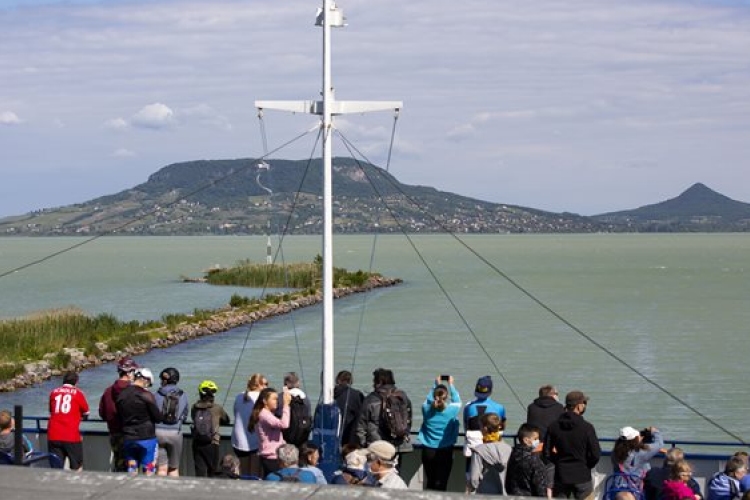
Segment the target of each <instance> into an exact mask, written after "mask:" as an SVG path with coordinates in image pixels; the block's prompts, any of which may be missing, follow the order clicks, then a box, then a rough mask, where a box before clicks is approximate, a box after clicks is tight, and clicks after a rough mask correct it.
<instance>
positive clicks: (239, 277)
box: [205, 255, 377, 301]
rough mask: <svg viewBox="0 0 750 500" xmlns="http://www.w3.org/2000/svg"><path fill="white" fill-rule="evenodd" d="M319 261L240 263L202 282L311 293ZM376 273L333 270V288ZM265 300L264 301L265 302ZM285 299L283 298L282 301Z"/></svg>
mask: <svg viewBox="0 0 750 500" xmlns="http://www.w3.org/2000/svg"><path fill="white" fill-rule="evenodd" d="M322 263H323V260H322V258H321V257H320V256H319V255H318V256H317V257H315V259H314V260H313V262H309V263H304V262H303V263H292V264H284V265H279V264H265V263H257V262H252V261H250V260H241V261H239V262H237V265H236V266H234V267H229V268H215V269H210V270H208V271H206V275H205V278H206V281H207V282H208V283H210V284H212V285H231V286H247V287H253V288H295V289H298V290H299V289H303V290H304V289H306V290H311V292H309V293H315V291H317V290H318V289H319V288H320V286H321V281H322ZM375 275H377V273H370V272H367V271H362V270H359V271H355V272H350V271H347V270H346V269H344V268H340V267H335V268H334V269H333V283H334V285H333V286H334V287H343V286H362V285H364V284H365V282H366V281H367V280H368V279H369V278H370V277H371V276H375ZM266 300H267V301H268V299H266ZM284 300H287V299H284Z"/></svg>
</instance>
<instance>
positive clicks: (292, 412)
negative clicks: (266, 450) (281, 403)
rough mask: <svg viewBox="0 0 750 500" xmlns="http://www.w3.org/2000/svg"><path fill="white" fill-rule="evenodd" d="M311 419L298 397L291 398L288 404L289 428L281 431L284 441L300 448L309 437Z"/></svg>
mask: <svg viewBox="0 0 750 500" xmlns="http://www.w3.org/2000/svg"><path fill="white" fill-rule="evenodd" d="M311 429H312V418H310V413H309V412H308V411H307V406H305V400H304V399H302V398H301V397H300V396H292V400H291V401H290V402H289V427H287V428H286V429H284V430H283V432H282V434H283V435H284V441H286V442H287V443H289V444H293V445H295V446H302V445H303V444H304V443H306V442H307V441H308V438H309V437H310V430H311Z"/></svg>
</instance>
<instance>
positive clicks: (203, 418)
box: [191, 408, 214, 444]
mask: <svg viewBox="0 0 750 500" xmlns="http://www.w3.org/2000/svg"><path fill="white" fill-rule="evenodd" d="M191 429H192V431H193V441H195V442H196V443H197V444H210V443H211V442H212V441H213V440H214V422H213V416H212V415H211V411H210V409H208V408H196V409H195V415H194V416H193V425H192V426H191Z"/></svg>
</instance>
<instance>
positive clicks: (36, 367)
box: [0, 276, 402, 392]
mask: <svg viewBox="0 0 750 500" xmlns="http://www.w3.org/2000/svg"><path fill="white" fill-rule="evenodd" d="M399 283H402V280H401V279H399V278H384V277H381V276H373V277H371V278H370V279H369V280H368V281H367V283H365V284H364V285H362V286H356V287H342V288H335V289H334V290H333V296H334V298H336V299H338V298H341V297H346V296H348V295H352V294H355V293H362V292H367V291H369V290H372V289H375V288H384V287H390V286H394V285H397V284H399ZM322 300H323V295H322V292H321V291H318V292H317V293H315V294H313V295H307V296H296V297H293V298H292V299H290V300H287V301H284V300H280V301H279V303H278V304H275V303H264V304H262V305H261V306H260V308H258V306H255V307H254V309H256V310H253V311H250V310H249V309H250V307H226V308H223V309H219V310H216V311H215V312H214V314H212V316H211V318H210V319H208V320H204V321H201V322H199V323H181V324H179V325H177V326H176V327H174V328H171V329H170V328H167V327H161V328H157V329H155V330H149V331H147V332H140V333H148V334H149V336H151V337H153V338H152V339H151V340H150V341H146V342H140V343H134V344H133V345H130V346H128V347H127V348H125V349H123V350H119V351H114V352H112V351H110V350H109V346H108V345H107V344H106V343H105V342H100V343H98V344H97V346H96V347H97V349H98V350H99V353H98V354H90V355H86V354H85V353H84V350H83V349H80V348H78V347H75V346H71V347H66V348H65V349H63V353H64V355H66V356H70V361H69V362H68V366H67V367H65V369H63V370H61V369H53V368H51V363H50V360H51V359H52V358H54V357H56V356H59V355H60V353H50V354H47V355H45V357H44V359H41V360H38V361H33V362H28V363H26V364H25V365H24V373H21V374H20V375H17V376H15V377H14V378H12V379H10V380H5V381H0V392H11V391H15V390H17V389H22V388H24V387H29V386H31V385H34V384H38V383H40V382H43V381H45V380H47V379H49V378H51V377H53V376H58V375H61V374H62V372H63V371H66V370H75V371H81V370H85V369H86V368H91V367H94V366H99V365H101V364H103V363H109V362H113V361H116V360H118V359H120V358H121V357H123V356H134V355H138V354H143V353H145V352H148V351H150V350H151V349H163V348H165V347H170V346H173V345H175V344H180V343H182V342H187V341H189V340H192V339H196V338H199V337H205V336H206V335H214V334H217V333H221V332H226V331H228V330H231V329H232V328H237V327H239V326H243V325H247V324H250V323H254V322H257V321H263V320H265V319H269V318H275V317H277V316H281V315H283V314H287V313H290V312H292V311H294V310H295V309H301V308H303V307H310V306H313V305H315V304H318V303H320V302H322Z"/></svg>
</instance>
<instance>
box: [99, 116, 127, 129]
mask: <svg viewBox="0 0 750 500" xmlns="http://www.w3.org/2000/svg"><path fill="white" fill-rule="evenodd" d="M104 127H105V128H108V129H111V130H126V129H128V128H129V127H130V124H128V122H127V120H125V119H124V118H120V117H117V118H112V119H110V120H107V121H106V122H104Z"/></svg>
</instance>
